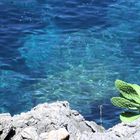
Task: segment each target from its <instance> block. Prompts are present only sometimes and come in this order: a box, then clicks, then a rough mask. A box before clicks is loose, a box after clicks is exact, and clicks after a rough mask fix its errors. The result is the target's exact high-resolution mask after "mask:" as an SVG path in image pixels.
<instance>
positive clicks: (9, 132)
mask: <svg viewBox="0 0 140 140" xmlns="http://www.w3.org/2000/svg"><path fill="white" fill-rule="evenodd" d="M60 130H61V131H60ZM13 132H14V133H13ZM68 136H69V138H68ZM139 136H140V119H138V120H136V121H134V122H133V123H129V124H124V123H120V124H118V125H116V126H114V127H112V128H110V129H108V130H105V129H104V128H103V127H101V126H99V125H97V124H96V123H95V122H92V121H91V122H89V121H86V120H85V119H84V117H83V116H82V115H80V114H79V113H78V112H77V111H75V110H71V109H70V107H69V104H68V102H56V103H51V104H47V103H45V104H40V105H38V106H36V107H34V108H33V109H32V110H31V111H29V112H26V113H21V114H19V115H15V116H13V117H11V116H10V114H1V115H0V140H5V139H6V140H59V139H60V140H62V139H69V140H139Z"/></svg>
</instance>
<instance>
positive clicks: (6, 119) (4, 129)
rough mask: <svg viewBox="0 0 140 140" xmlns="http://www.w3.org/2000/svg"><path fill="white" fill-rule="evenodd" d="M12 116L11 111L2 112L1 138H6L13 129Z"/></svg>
mask: <svg viewBox="0 0 140 140" xmlns="http://www.w3.org/2000/svg"><path fill="white" fill-rule="evenodd" d="M11 121H12V117H11V115H10V114H9V113H4V114H0V140H4V139H5V138H6V137H7V136H8V134H9V133H10V131H12V122H11Z"/></svg>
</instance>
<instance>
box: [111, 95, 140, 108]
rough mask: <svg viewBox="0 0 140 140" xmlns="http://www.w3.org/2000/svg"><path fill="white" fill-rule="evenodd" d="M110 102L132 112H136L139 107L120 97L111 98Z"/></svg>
mask: <svg viewBox="0 0 140 140" xmlns="http://www.w3.org/2000/svg"><path fill="white" fill-rule="evenodd" d="M111 102H112V104H113V105H114V106H117V107H121V108H127V109H132V110H137V109H138V108H139V107H140V105H139V104H137V103H134V102H133V101H129V100H127V99H125V98H122V97H113V98H111Z"/></svg>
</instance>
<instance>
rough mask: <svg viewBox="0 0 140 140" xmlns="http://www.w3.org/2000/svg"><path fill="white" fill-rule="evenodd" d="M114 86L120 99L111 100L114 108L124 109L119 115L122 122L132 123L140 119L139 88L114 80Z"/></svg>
mask: <svg viewBox="0 0 140 140" xmlns="http://www.w3.org/2000/svg"><path fill="white" fill-rule="evenodd" d="M115 86H116V88H117V89H118V90H119V92H120V97H113V98H111V102H112V104H113V105H114V106H117V107H121V108H125V109H126V111H125V112H123V113H121V114H120V119H121V121H122V122H126V123H127V122H132V121H134V120H136V119H138V118H139V117H140V86H139V85H136V84H130V83H127V82H124V81H122V80H116V81H115Z"/></svg>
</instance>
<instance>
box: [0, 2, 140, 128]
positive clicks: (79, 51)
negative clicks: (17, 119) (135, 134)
mask: <svg viewBox="0 0 140 140" xmlns="http://www.w3.org/2000/svg"><path fill="white" fill-rule="evenodd" d="M0 13H1V14H0V102H1V104H0V112H1V113H2V112H10V113H11V114H17V113H20V112H22V111H27V110H30V109H31V108H32V107H33V106H35V105H37V104H38V103H43V102H52V101H57V100H67V101H69V102H70V104H71V107H72V108H74V109H77V110H78V111H79V112H81V113H82V114H83V115H84V117H85V118H86V119H88V120H93V121H96V122H97V123H99V124H100V119H102V121H103V126H105V127H106V128H109V127H111V126H113V125H114V124H116V123H117V122H119V117H118V115H119V113H120V112H121V110H119V109H117V108H115V107H113V106H112V105H111V103H110V98H111V97H112V96H117V95H118V93H117V91H116V89H115V87H114V81H115V79H122V80H125V81H128V82H132V83H136V84H140V80H139V77H140V63H139V62H140V39H139V37H140V28H139V27H140V2H139V1H138V0H129V1H125V0H106V1H103V0H86V1H85V0H67V1H63V0H62V1H59V0H24V1H18V0H1V2H0ZM101 105H102V113H103V114H102V116H103V117H102V118H100V108H101Z"/></svg>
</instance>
